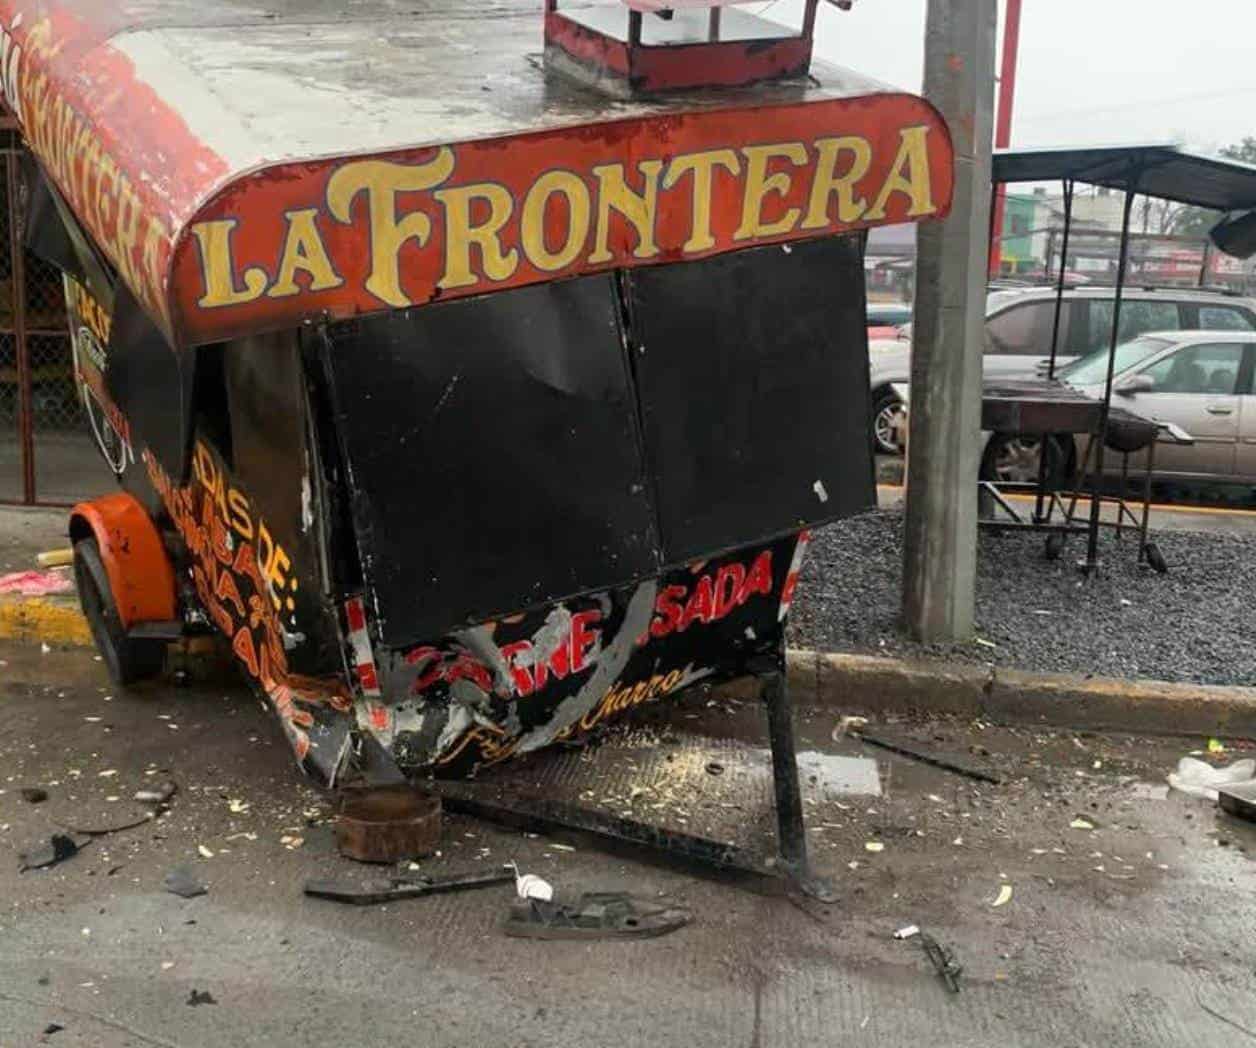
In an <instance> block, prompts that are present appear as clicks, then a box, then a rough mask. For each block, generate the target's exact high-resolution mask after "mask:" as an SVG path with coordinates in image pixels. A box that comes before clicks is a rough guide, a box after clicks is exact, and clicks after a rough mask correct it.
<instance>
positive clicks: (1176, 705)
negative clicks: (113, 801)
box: [0, 597, 1256, 739]
mask: <svg viewBox="0 0 1256 1048" xmlns="http://www.w3.org/2000/svg"><path fill="white" fill-rule="evenodd" d="M0 640H18V641H41V642H43V643H46V644H50V645H57V646H68V647H91V646H92V644H93V641H92V634H91V629H90V628H89V627H88V625H87V620H86V619H85V618H84V617H83V615H82V613H81V612H80V611H79V608H78V604H77V602H75V601H73V600H72V599H67V598H64V597H62V598H55V597H54V598H0ZM787 668H788V675H789V686H790V694H791V696H792V698H793V701H794V703H795V704H796V705H798V706H812V707H818V708H820V709H827V710H841V711H842V712H843V713H866V714H872V715H874V716H877V715H884V714H887V713H895V714H902V713H926V714H928V713H932V714H937V713H945V714H953V715H957V716H961V717H972V718H978V717H979V718H981V719H983V720H988V721H991V722H993V723H1001V724H1023V725H1037V726H1041V727H1061V728H1078V729H1082V730H1088V731H1105V730H1108V731H1113V730H1114V731H1131V732H1140V733H1144V734H1150V735H1158V734H1159V735H1226V736H1231V737H1236V736H1237V737H1244V738H1253V739H1256V688H1241V687H1226V686H1221V685H1209V684H1173V683H1170V682H1167V681H1154V680H1120V679H1116V678H1111V677H1084V676H1081V675H1078V674H1069V673H1030V672H1027V671H1025V670H1011V669H999V668H996V667H994V666H973V665H968V664H966V663H957V662H941V661H912V660H908V659H896V658H882V657H879V656H874V655H850V654H839V653H831V652H818V651H809V650H806V649H792V650H791V651H790V652H789V655H788V659H787ZM719 690H720V691H721V692H722V693H723V694H726V695H730V696H733V697H738V698H747V699H748V698H751V697H753V695H754V694H755V692H756V690H757V689H756V686H755V685H754V683H753V682H751V681H748V680H742V681H732V682H731V683H729V684H725V685H723V686H722V687H721V688H720V689H719Z"/></svg>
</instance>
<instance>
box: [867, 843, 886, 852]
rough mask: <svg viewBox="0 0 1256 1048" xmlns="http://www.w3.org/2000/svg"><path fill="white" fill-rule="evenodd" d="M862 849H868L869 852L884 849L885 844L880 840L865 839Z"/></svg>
mask: <svg viewBox="0 0 1256 1048" xmlns="http://www.w3.org/2000/svg"><path fill="white" fill-rule="evenodd" d="M864 851H870V852H881V851H885V845H884V844H882V843H881V842H880V841H865V842H864Z"/></svg>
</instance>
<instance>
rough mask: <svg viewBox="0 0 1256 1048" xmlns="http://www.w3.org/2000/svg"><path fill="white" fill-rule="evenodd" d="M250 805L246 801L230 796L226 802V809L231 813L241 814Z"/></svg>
mask: <svg viewBox="0 0 1256 1048" xmlns="http://www.w3.org/2000/svg"><path fill="white" fill-rule="evenodd" d="M251 807H252V805H251V804H249V802H248V801H242V800H239V799H236V798H232V799H231V800H229V801H228V802H227V810H228V811H229V812H231V814H232V815H243V814H244V813H245V812H247V811H248V810H249V808H251Z"/></svg>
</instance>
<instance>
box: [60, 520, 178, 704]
mask: <svg viewBox="0 0 1256 1048" xmlns="http://www.w3.org/2000/svg"><path fill="white" fill-rule="evenodd" d="M74 581H75V582H76V583H77V585H78V593H79V604H80V606H81V607H82V609H83V614H84V616H86V618H87V624H88V625H89V626H90V627H91V631H92V638H93V639H94V640H95V641H96V648H97V649H98V650H99V651H100V656H101V658H102V659H103V660H104V662H105V668H106V669H107V670H108V671H109V676H110V677H111V678H112V680H113V682H114V683H115V684H116V685H118V686H119V687H124V686H126V685H128V684H134V683H136V682H137V681H141V680H148V679H149V678H151V677H155V676H157V675H158V674H159V673H160V672H161V671H162V668H163V667H164V666H165V663H166V643H165V641H160V640H150V639H136V638H134V637H130V636H128V635H127V631H126V627H125V626H123V625H122V619H121V617H120V616H119V615H118V606H117V604H116V602H115V601H114V599H113V591H112V590H111V589H110V588H109V576H108V575H107V574H106V572H105V565H104V562H103V561H102V560H101V559H100V547H99V546H98V545H97V543H96V540H95V539H94V538H87V539H80V540H79V541H78V542H76V543H75V544H74Z"/></svg>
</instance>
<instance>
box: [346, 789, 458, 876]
mask: <svg viewBox="0 0 1256 1048" xmlns="http://www.w3.org/2000/svg"><path fill="white" fill-rule="evenodd" d="M440 824H441V804H440V797H438V796H437V795H436V794H433V793H428V792H427V791H425V790H420V789H416V788H415V787H413V786H408V785H403V786H377V787H372V788H368V789H354V790H346V791H345V792H344V794H343V795H342V799H341V804H340V816H339V818H338V819H337V820H336V843H337V844H338V845H339V847H340V854H341V855H344V856H347V857H348V858H350V859H357V860H358V861H359V862H400V861H401V860H402V859H417V858H419V857H420V856H423V855H430V854H431V853H432V852H434V851H435V850H436V845H437V844H439V843H440Z"/></svg>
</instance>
